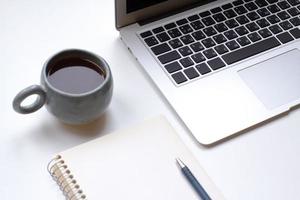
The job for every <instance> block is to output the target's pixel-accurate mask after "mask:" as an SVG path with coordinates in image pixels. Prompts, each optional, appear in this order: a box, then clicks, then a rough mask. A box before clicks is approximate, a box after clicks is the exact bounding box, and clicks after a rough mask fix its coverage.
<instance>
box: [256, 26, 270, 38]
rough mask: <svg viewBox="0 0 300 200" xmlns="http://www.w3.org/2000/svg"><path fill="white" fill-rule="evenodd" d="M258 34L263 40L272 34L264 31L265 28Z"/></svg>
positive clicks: (266, 30)
mask: <svg viewBox="0 0 300 200" xmlns="http://www.w3.org/2000/svg"><path fill="white" fill-rule="evenodd" d="M258 33H259V34H260V35H261V36H262V37H263V38H267V37H270V36H271V35H272V33H271V32H270V31H269V30H268V29H266V28H264V29H261V30H259V31H258Z"/></svg>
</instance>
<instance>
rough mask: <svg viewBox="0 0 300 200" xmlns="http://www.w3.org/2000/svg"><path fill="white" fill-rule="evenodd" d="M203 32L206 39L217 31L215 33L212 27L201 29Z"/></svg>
mask: <svg viewBox="0 0 300 200" xmlns="http://www.w3.org/2000/svg"><path fill="white" fill-rule="evenodd" d="M203 32H204V33H205V34H206V35H207V36H208V37H209V36H212V35H215V34H217V31H216V30H215V29H214V28H213V27H208V28H205V29H203Z"/></svg>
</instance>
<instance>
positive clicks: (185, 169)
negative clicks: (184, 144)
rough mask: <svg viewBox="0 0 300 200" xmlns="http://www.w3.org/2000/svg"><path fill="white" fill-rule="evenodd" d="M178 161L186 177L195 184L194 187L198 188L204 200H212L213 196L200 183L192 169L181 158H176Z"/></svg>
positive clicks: (198, 192) (197, 190)
mask: <svg viewBox="0 0 300 200" xmlns="http://www.w3.org/2000/svg"><path fill="white" fill-rule="evenodd" d="M176 162H177V163H178V165H179V167H180V169H181V172H182V173H183V175H184V176H185V177H186V179H187V180H188V181H189V183H190V184H191V185H192V186H193V188H194V189H195V190H196V192H197V194H198V195H199V196H200V197H201V199H202V200H211V198H210V197H209V196H208V194H207V193H206V191H205V190H204V188H203V187H202V186H201V185H200V183H199V182H198V180H197V179H196V178H195V176H194V175H193V174H192V172H191V171H190V169H189V168H188V167H187V166H186V165H185V164H184V163H183V162H182V161H181V160H180V159H179V158H176Z"/></svg>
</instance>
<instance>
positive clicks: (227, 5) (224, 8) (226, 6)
mask: <svg viewBox="0 0 300 200" xmlns="http://www.w3.org/2000/svg"><path fill="white" fill-rule="evenodd" d="M221 7H222V8H223V10H228V9H230V8H232V7H233V5H232V4H231V3H227V4H225V5H223V6H221Z"/></svg>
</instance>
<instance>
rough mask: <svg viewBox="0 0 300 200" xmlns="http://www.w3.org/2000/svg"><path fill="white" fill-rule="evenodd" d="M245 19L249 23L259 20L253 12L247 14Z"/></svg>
mask: <svg viewBox="0 0 300 200" xmlns="http://www.w3.org/2000/svg"><path fill="white" fill-rule="evenodd" d="M247 17H248V18H249V19H250V20H251V21H255V20H257V19H259V18H260V17H259V15H258V14H257V13H256V12H255V11H253V12H250V13H247Z"/></svg>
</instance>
